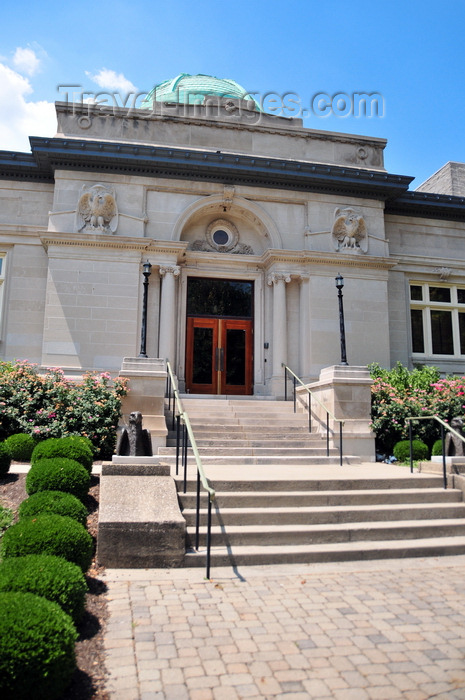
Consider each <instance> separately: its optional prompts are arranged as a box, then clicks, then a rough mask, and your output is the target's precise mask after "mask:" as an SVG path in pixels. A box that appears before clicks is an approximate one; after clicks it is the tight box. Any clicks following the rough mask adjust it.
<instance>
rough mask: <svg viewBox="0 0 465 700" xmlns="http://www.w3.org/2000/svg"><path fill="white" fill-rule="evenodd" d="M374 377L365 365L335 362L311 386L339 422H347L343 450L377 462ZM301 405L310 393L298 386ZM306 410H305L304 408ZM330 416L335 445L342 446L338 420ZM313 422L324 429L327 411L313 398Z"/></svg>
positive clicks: (323, 370) (347, 453)
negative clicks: (372, 419) (372, 387)
mask: <svg viewBox="0 0 465 700" xmlns="http://www.w3.org/2000/svg"><path fill="white" fill-rule="evenodd" d="M371 384H372V379H371V377H370V373H369V371H368V369H367V368H366V367H351V366H345V365H333V366H331V367H325V368H324V369H322V370H321V373H320V379H319V381H317V382H313V383H312V384H308V388H309V389H310V391H311V392H312V394H313V396H315V397H316V398H317V399H319V401H321V403H322V404H323V405H324V406H325V407H326V408H327V409H328V410H329V411H330V413H332V414H333V415H334V416H335V418H336V419H337V421H339V420H342V421H344V425H343V428H342V436H343V442H342V444H343V453H344V454H345V455H349V454H351V455H358V456H359V457H360V458H361V459H362V460H364V461H368V462H374V461H375V435H374V433H373V432H372V430H371V429H370V423H371ZM297 395H298V405H299V403H305V404H306V403H307V398H308V393H307V392H306V391H305V389H304V388H303V387H299V388H298V389H297ZM302 410H303V409H302ZM337 421H334V420H333V419H332V418H331V417H330V419H329V427H330V433H331V436H332V438H333V442H334V445H335V447H339V423H338V422H337ZM312 423H313V425H314V426H315V425H316V426H317V428H318V430H319V431H321V432H322V433H323V432H325V424H326V411H325V410H324V409H323V408H322V407H321V406H320V404H319V403H318V401H316V400H313V399H312Z"/></svg>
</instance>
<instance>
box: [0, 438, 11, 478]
mask: <svg viewBox="0 0 465 700" xmlns="http://www.w3.org/2000/svg"><path fill="white" fill-rule="evenodd" d="M10 464H11V457H10V453H9V451H8V448H7V447H6V446H5V443H4V442H0V477H1V476H5V474H8V470H9V468H10Z"/></svg>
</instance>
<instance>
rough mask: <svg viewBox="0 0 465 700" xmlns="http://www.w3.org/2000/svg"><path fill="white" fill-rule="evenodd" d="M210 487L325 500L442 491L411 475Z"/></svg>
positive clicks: (438, 480)
mask: <svg viewBox="0 0 465 700" xmlns="http://www.w3.org/2000/svg"><path fill="white" fill-rule="evenodd" d="M210 484H211V486H212V488H214V489H215V492H217V493H221V492H226V493H230V492H235V493H256V492H257V491H258V492H267V493H269V494H270V495H271V494H274V493H276V492H286V493H287V492H298V493H301V492H312V493H315V492H316V493H322V494H323V495H324V496H326V495H327V493H328V492H332V491H337V492H344V493H350V492H354V491H355V492H360V491H366V490H368V491H370V490H372V489H375V490H379V489H382V490H385V489H386V490H388V489H400V490H404V489H441V487H442V477H441V476H435V475H428V476H424V475H421V474H413V475H412V476H405V477H399V478H395V477H386V478H385V477H380V476H376V475H374V476H373V478H369V479H367V478H358V479H355V478H352V479H344V478H343V477H341V478H336V479H334V478H329V479H322V478H316V479H311V478H310V479H309V478H305V479H279V480H268V479H266V472H265V473H264V478H259V477H258V475H256V478H255V479H254V480H248V479H234V480H223V479H210ZM177 488H178V494H179V496H181V495H182V488H183V481H182V479H181V478H178V479H177ZM186 489H187V492H195V490H196V481H194V480H193V479H188V480H187V482H186ZM443 490H444V491H449V489H443Z"/></svg>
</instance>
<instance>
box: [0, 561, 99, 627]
mask: <svg viewBox="0 0 465 700" xmlns="http://www.w3.org/2000/svg"><path fill="white" fill-rule="evenodd" d="M7 591H17V592H22V593H34V594H35V595H40V596H41V597H42V598H46V599H47V600H51V601H53V602H54V603H58V605H59V606H60V607H61V608H62V609H63V610H64V611H65V613H67V614H68V615H69V616H70V617H71V618H72V619H73V621H74V622H75V623H76V624H77V623H78V622H79V621H80V619H81V618H82V615H83V613H84V604H85V596H86V592H87V583H86V580H85V578H84V575H83V573H82V571H81V569H80V568H79V566H77V565H76V564H73V563H72V562H70V561H66V559H63V558H62V557H56V556H51V555H48V554H28V555H27V556H25V557H11V558H8V559H5V560H4V561H3V562H2V563H1V564H0V593H5V592H7Z"/></svg>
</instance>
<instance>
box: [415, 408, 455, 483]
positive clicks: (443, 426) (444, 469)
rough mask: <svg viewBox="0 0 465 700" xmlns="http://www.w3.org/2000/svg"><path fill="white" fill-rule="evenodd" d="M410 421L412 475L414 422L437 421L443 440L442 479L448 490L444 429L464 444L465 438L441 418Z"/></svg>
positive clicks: (417, 418) (431, 417)
mask: <svg viewBox="0 0 465 700" xmlns="http://www.w3.org/2000/svg"><path fill="white" fill-rule="evenodd" d="M406 420H408V437H409V441H410V473H411V474H413V444H412V443H413V433H412V421H413V420H436V421H437V422H438V423H439V424H440V426H441V440H442V478H443V483H444V488H445V489H447V469H446V444H445V434H444V428H445V429H446V430H448V431H449V432H450V433H454V435H456V436H457V437H458V438H460V439H461V441H462V442H465V437H464V436H463V435H460V433H458V432H457V431H456V430H454V428H452V427H451V426H450V425H449V423H446V421H444V420H443V419H442V418H439V416H409V417H408V418H407V419H406Z"/></svg>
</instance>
